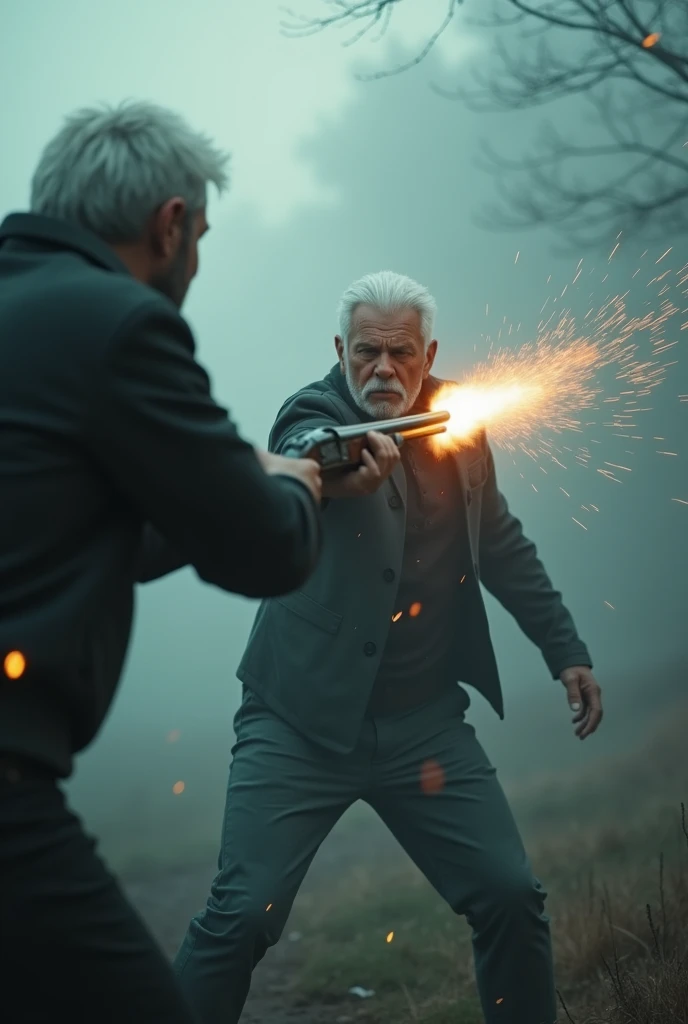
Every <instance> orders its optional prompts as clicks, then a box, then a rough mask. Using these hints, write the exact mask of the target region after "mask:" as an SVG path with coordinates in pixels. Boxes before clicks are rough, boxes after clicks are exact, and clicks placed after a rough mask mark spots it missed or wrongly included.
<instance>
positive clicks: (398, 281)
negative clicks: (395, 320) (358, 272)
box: [337, 270, 437, 348]
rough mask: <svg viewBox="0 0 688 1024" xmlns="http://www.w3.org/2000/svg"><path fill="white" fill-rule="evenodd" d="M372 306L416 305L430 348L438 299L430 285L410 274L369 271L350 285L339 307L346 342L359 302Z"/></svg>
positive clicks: (393, 310)
mask: <svg viewBox="0 0 688 1024" xmlns="http://www.w3.org/2000/svg"><path fill="white" fill-rule="evenodd" d="M360 305H366V306H372V307H373V309H376V310H378V312H380V313H399V312H401V311H402V310H404V309H415V310H416V312H417V313H418V315H419V317H420V329H421V334H422V337H423V341H424V343H425V347H426V348H427V347H428V345H429V344H430V342H431V341H432V334H433V329H434V324H435V314H436V312H437V303H436V302H435V300H434V298H433V297H432V295H431V294H430V292H429V291H428V289H427V288H425V287H424V286H423V285H422V284H418V282H417V281H414V280H412V279H411V278H410V277H404V275H403V274H395V273H393V272H392V271H391V270H381V271H379V272H378V273H377V274H366V276H365V277H361V278H359V280H358V281H354V283H353V284H352V285H349V287H348V288H347V289H346V291H345V292H344V294H343V295H342V297H341V299H340V300H339V307H338V309H337V316H338V318H339V334H340V337H341V338H342V339H343V340H344V342H345V344H346V343H348V341H349V334H350V332H351V320H352V318H353V315H354V312H355V310H356V307H357V306H360Z"/></svg>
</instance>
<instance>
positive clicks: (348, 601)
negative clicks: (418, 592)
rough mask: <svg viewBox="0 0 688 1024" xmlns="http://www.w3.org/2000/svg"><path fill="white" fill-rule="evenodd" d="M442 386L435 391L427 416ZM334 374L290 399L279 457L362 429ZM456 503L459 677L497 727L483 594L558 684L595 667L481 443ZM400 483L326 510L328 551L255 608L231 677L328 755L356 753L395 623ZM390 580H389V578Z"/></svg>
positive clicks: (277, 437) (428, 393)
mask: <svg viewBox="0 0 688 1024" xmlns="http://www.w3.org/2000/svg"><path fill="white" fill-rule="evenodd" d="M441 383H444V382H441V381H438V380H434V379H432V378H431V379H430V381H429V382H428V383H427V385H426V387H425V389H424V394H423V395H422V396H421V400H424V401H425V402H426V404H427V403H428V402H429V400H430V399H431V397H432V391H433V390H434V389H435V388H437V387H439V385H440V384H441ZM363 419H365V417H363V416H362V415H361V413H360V412H357V411H356V408H355V406H354V405H353V403H352V402H351V400H350V398H349V397H347V396H346V389H345V388H344V391H342V387H341V378H340V376H339V370H338V368H336V367H335V368H334V369H333V370H332V371H331V372H330V374H328V376H327V377H326V378H325V379H324V380H320V381H317V382H315V383H313V384H309V385H308V387H305V388H303V390H302V391H299V392H298V393H297V394H295V395H293V396H292V397H291V398H289V399H288V400H287V401H286V402H285V404H284V405H283V406H282V409H281V410H280V412H279V414H278V416H277V420H276V422H275V425H274V427H273V430H272V434H271V437H270V446H271V448H272V449H274V450H275V451H281V450H283V449H284V447H285V445H286V444H287V442H288V441H289V440H290V438H292V437H293V436H294V435H295V434H296V433H298V432H299V431H301V430H304V429H307V428H310V427H321V426H325V425H332V424H343V423H356V422H361V421H362V420H363ZM456 467H457V470H458V473H459V478H460V484H461V493H462V495H463V502H464V508H463V514H462V515H461V516H459V517H458V519H459V522H460V524H461V526H460V528H461V529H462V530H463V531H464V534H465V535H464V538H463V541H464V542H463V545H462V546H463V549H464V551H465V562H464V564H463V565H462V566H457V567H456V574H457V585H458V584H459V580H460V575H459V574H461V575H463V574H464V573H465V574H466V579H465V580H464V582H463V584H462V592H463V594H464V598H463V601H462V608H463V611H462V621H461V622H457V625H456V630H457V636H456V640H457V642H456V644H455V648H454V652H455V653H454V659H455V660H454V673H455V676H456V679H457V680H461V681H464V682H467V683H469V684H471V685H472V686H474V687H475V688H476V689H477V690H479V691H480V692H481V693H482V694H484V696H485V697H486V698H487V700H488V701H489V702H490V703H491V704H492V706H493V708H494V709H495V710H496V711H497V713H498V714H499V715H500V717H503V700H502V691H501V685H500V680H499V675H498V671H497V664H496V660H495V655H494V651H493V647H492V642H491V640H490V632H489V626H488V621H487V615H486V612H485V606H484V603H483V599H482V594H481V590H480V582H482V583H483V584H484V585H485V586H486V587H487V589H488V590H489V591H491V593H492V594H494V595H495V597H496V598H497V599H498V600H499V601H500V602H501V603H502V604H503V605H504V607H505V608H507V609H508V611H510V612H511V613H512V614H513V615H514V616H515V618H516V620H517V622H518V624H519V626H520V627H521V629H522V630H523V631H524V633H525V634H526V635H527V636H528V637H529V638H530V639H531V640H532V641H533V643H535V644H537V646H538V647H539V648H540V650H541V651H542V653H543V655H544V658H545V661H546V663H547V665H548V667H549V670H550V672H551V673H552V676H553V677H555V678H556V677H557V676H558V675H559V673H560V672H561V671H562V669H564V668H567V667H568V666H571V665H580V664H587V665H591V664H592V662H591V660H590V655H589V653H588V651H587V649H586V647H585V645H584V644H583V642H582V641H581V640H580V638H579V637H578V634H577V633H576V629H575V626H574V624H573V620H572V618H571V616H570V614H569V613H568V611H567V610H566V608H565V607H564V605H563V604H562V600H561V595H560V594H559V593H558V592H557V591H556V590H555V589H554V588H553V586H552V584H551V582H550V579H549V577H548V575H547V573H546V572H545V570H544V568H543V566H542V563H541V562H540V561H539V559H538V557H537V553H536V550H535V546H534V544H533V543H532V542H531V541H530V540H528V539H527V538H526V537H525V536H524V535H523V530H522V528H521V524H520V522H519V521H518V519H516V518H515V517H514V516H513V515H512V514H511V513H510V512H509V508H508V506H507V503H506V500H505V498H504V497H503V495H502V494H501V493H500V491H499V489H498V487H497V481H496V477H495V467H494V461H493V458H492V452H491V451H490V447H489V445H488V443H487V439H486V437H485V434H484V433H483V434H481V435H480V436H479V437H478V438H477V440H476V442H475V443H474V444H473V445H471V446H470V447H466V448H463V449H461V450H460V451H458V452H457V454H456ZM405 503H406V477H405V474H404V471H403V467H402V466H401V465H399V466H398V467H397V468H396V470H395V471H394V473H393V475H392V476H391V478H390V479H389V480H387V481H386V482H385V484H384V485H383V486H382V487H381V488H380V490H378V491H377V492H376V493H375V494H372V495H369V496H367V497H364V498H355V499H339V500H336V501H330V502H328V503H327V505H326V507H325V510H324V512H323V534H324V539H323V550H322V555H321V558H320V561H319V563H318V566H317V569H316V571H315V572H314V573H313V574H312V575H311V576H310V577H309V579H308V581H307V582H306V584H305V585H304V586H303V587H302V588H301V589H300V590H298V591H296V592H294V593H291V594H288V595H286V596H282V597H278V598H276V599H273V600H267V601H264V602H262V604H261V605H260V608H259V609H258V613H257V616H256V619H255V622H254V625H253V630H252V632H251V636H250V638H249V642H248V647H247V649H246V652H245V654H244V657H243V659H242V661H241V664H240V666H239V670H238V675H239V678H240V679H241V680H243V681H244V682H245V683H246V684H247V685H248V686H249V687H250V688H251V689H253V690H255V691H256V692H257V693H258V694H259V695H260V696H261V697H262V698H263V700H265V701H266V703H268V704H269V705H270V706H271V707H272V708H273V709H274V710H275V711H276V712H277V713H278V714H280V715H282V716H283V717H284V718H285V719H287V720H288V721H289V722H291V723H292V724H293V725H295V726H296V727H297V728H299V729H300V730H301V731H302V732H304V733H305V734H306V735H308V736H309V737H311V738H312V739H314V740H316V741H317V742H319V743H321V744H322V745H324V746H327V747H329V748H331V749H333V750H339V751H348V750H351V749H352V748H353V746H354V744H355V742H356V739H357V737H358V734H359V730H360V726H361V721H362V718H363V715H364V713H365V709H366V705H367V703H368V699H369V696H370V692H371V688H372V685H373V682H374V679H375V675H376V673H377V669H378V666H379V664H380V659H381V656H382V653H383V651H384V647H385V642H386V639H387V633H388V630H389V628H390V624H391V620H392V615H393V614H394V612H395V611H396V590H397V587H396V585H395V584H394V583H393V582H388V580H397V581H398V580H399V576H400V572H401V565H402V554H403V549H404V535H405V521H406V512H405ZM387 569H392V570H393V572H391V573H389V572H385V570H387Z"/></svg>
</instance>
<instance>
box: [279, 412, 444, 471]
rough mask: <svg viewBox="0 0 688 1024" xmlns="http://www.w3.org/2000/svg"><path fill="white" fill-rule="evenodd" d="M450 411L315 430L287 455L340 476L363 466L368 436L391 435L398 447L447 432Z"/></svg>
mask: <svg viewBox="0 0 688 1024" xmlns="http://www.w3.org/2000/svg"><path fill="white" fill-rule="evenodd" d="M448 419H449V413H448V412H423V413H418V414H416V415H413V416H398V417H397V418H396V419H390V420H376V421H375V422H373V423H355V424H353V425H351V426H341V427H314V428H313V429H312V430H304V431H303V433H301V434H297V435H296V437H294V438H292V440H291V441H289V443H288V444H287V447H286V448H285V450H284V452H283V453H282V454H283V455H288V456H291V457H292V458H295V459H315V461H316V462H317V463H318V464H319V465H320V468H321V470H322V472H323V473H337V472H341V471H343V470H344V471H345V470H348V469H356V468H357V467H358V466H360V464H361V452H362V451H363V449H364V448H367V447H368V445H367V435H368V434H369V433H370V432H371V431H373V430H374V431H375V432H376V433H378V434H389V435H391V436H392V438H393V439H394V441H395V443H396V444H397V446H398V447H401V446H402V444H403V443H404V442H405V441H411V440H413V438H416V437H429V436H430V435H431V434H443V433H444V432H445V431H446V429H447V428H446V426H445V424H446V422H447V420H448Z"/></svg>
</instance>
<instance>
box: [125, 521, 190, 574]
mask: <svg viewBox="0 0 688 1024" xmlns="http://www.w3.org/2000/svg"><path fill="white" fill-rule="evenodd" d="M188 564H189V559H188V558H187V557H186V555H183V554H181V552H179V551H177V550H176V549H175V548H173V547H172V545H171V544H169V543H168V542H167V541H166V540H165V538H164V537H163V536H162V535H161V534H160V533H158V531H157V530H156V529H155V527H154V526H152V525H151V524H150V523H146V525H145V527H144V529H143V536H142V537H141V547H140V548H139V554H138V559H137V562H136V567H135V570H134V578H135V579H136V582H137V583H150V582H151V581H152V580H158V579H160V578H161V577H162V576H167V575H169V573H171V572H176V571H177V569H183V568H184V566H186V565H188Z"/></svg>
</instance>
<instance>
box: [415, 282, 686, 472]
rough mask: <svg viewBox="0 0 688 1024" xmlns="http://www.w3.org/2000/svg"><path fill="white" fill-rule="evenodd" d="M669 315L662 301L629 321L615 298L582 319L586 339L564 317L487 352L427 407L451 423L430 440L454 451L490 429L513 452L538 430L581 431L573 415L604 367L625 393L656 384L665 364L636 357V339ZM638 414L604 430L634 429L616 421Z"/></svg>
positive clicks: (583, 423) (591, 397)
mask: <svg viewBox="0 0 688 1024" xmlns="http://www.w3.org/2000/svg"><path fill="white" fill-rule="evenodd" d="M676 312H677V307H675V306H674V305H673V304H672V303H670V302H668V301H666V302H662V304H661V307H660V309H659V310H654V311H652V312H649V313H647V314H645V315H644V316H642V317H630V316H629V315H628V314H627V311H626V306H625V304H624V299H623V297H621V296H615V297H614V298H612V299H610V300H608V301H607V302H606V303H605V305H604V306H603V307H602V308H601V309H600V310H598V311H597V313H595V314H594V316H593V311H590V314H586V317H585V328H586V335H582V334H581V333H580V332H579V330H578V328H577V326H576V323H575V321H574V319H573V317H571V316H570V315H568V314H565V315H563V316H561V318H560V319H559V321H558V322H556V323H554V322H553V317H550V318H549V320H548V321H547V322H546V323H544V324H541V325H540V328H539V334H538V336H537V339H536V341H535V342H532V343H527V344H525V345H522V346H521V347H520V348H518V349H511V348H501V349H497V350H496V351H495V350H491V351H490V353H489V354H488V356H487V358H486V359H485V360H484V361H483V362H482V363H479V364H478V365H477V366H476V367H474V369H473V370H472V371H471V372H470V373H468V374H467V376H466V377H465V378H464V379H463V380H459V381H458V382H457V383H455V384H447V385H445V386H444V387H442V388H441V389H440V390H439V392H438V394H437V396H436V397H435V399H434V401H433V409H434V410H445V411H446V412H448V413H449V414H450V419H449V422H448V423H447V430H446V432H445V433H443V434H438V435H436V436H435V437H434V438H433V442H434V443H435V444H436V445H437V446H438V447H439V448H440V449H441V448H442V447H445V446H451V447H454V448H460V447H462V446H464V445H470V444H472V443H474V441H475V439H476V437H477V435H478V434H479V433H480V432H481V431H482V430H489V431H490V435H491V437H492V439H493V440H494V442H495V443H496V444H497V445H499V446H500V447H502V448H506V449H507V450H508V451H511V452H513V451H515V449H516V447H523V442H524V440H525V439H529V438H535V437H539V436H540V432H541V431H543V430H548V431H551V432H553V433H556V434H560V433H562V432H563V431H566V430H575V431H578V432H580V431H582V430H583V429H584V428H585V427H587V426H590V425H591V423H590V422H588V420H589V414H588V416H586V417H584V418H578V417H579V415H580V414H581V413H582V412H583V411H584V410H591V409H595V407H596V404H597V403H599V401H600V397H599V396H600V395H601V393H602V391H603V387H602V385H601V383H600V381H599V377H598V375H599V373H600V371H602V370H603V369H604V368H605V367H610V366H612V367H614V369H615V371H616V380H618V381H619V382H622V383H623V384H624V385H625V388H626V389H627V388H628V385H629V384H630V385H635V387H634V391H633V392H632V393H633V394H638V393H639V392H638V391H637V388H638V386H639V385H642V387H643V388H644V389H647V388H648V387H654V386H656V385H657V384H658V383H660V382H661V381H660V380H659V379H658V377H659V375H660V373H662V372H663V371H664V370H665V368H666V365H662V364H660V363H659V362H656V361H654V360H648V359H642V360H641V359H640V358H639V357H638V351H639V343H638V342H637V341H636V340H635V338H636V335H640V334H641V333H642V332H644V331H648V330H650V331H652V332H653V333H654V334H656V333H657V332H658V331H660V330H661V329H662V328H663V327H664V325H665V324H666V323H667V322H668V320H669V319H670V318H671V317H672V316H673V315H674V314H675V313H676ZM662 379H663V378H662ZM624 393H625V394H627V393H628V392H627V390H625V391H624ZM640 411H645V410H644V409H643V410H640V409H637V408H634V409H633V410H632V411H631V412H626V413H617V414H615V415H616V416H617V417H618V418H617V419H615V420H614V421H613V422H612V423H609V424H604V425H605V426H612V427H613V426H616V427H619V426H622V425H623V426H633V425H634V424H624V423H623V419H624V418H628V417H630V416H632V415H634V414H635V413H636V412H640ZM526 454H529V453H528V452H526ZM577 458H578V459H579V461H580V456H577ZM585 458H586V459H589V458H590V454H589V453H585Z"/></svg>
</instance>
